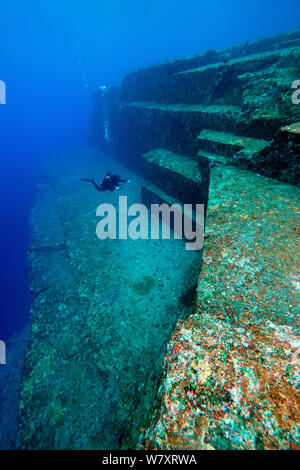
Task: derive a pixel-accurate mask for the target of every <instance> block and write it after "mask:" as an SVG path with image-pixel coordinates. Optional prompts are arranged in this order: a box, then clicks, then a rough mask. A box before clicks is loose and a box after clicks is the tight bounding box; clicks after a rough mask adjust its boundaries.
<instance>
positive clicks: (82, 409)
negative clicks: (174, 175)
mask: <svg viewBox="0 0 300 470" xmlns="http://www.w3.org/2000/svg"><path fill="white" fill-rule="evenodd" d="M107 171H111V172H114V173H117V174H119V175H120V176H121V177H122V178H128V179H129V180H130V182H129V183H123V184H122V185H121V186H122V188H121V190H120V191H117V190H116V191H114V192H98V191H97V190H96V189H95V188H94V187H93V186H92V185H91V184H90V183H87V182H83V181H80V178H83V177H84V178H93V179H95V180H96V181H97V182H98V183H100V182H101V181H102V178H103V177H104V175H105V174H106V172H107ZM142 183H143V180H142V179H141V178H140V177H138V176H137V175H136V174H134V173H132V172H131V171H129V170H128V169H126V168H124V167H123V166H122V165H121V164H120V163H118V162H117V161H114V160H112V159H111V158H109V157H107V156H105V155H103V154H101V153H99V152H98V151H97V150H95V149H93V148H81V149H75V150H70V151H68V152H64V153H61V154H59V155H56V156H55V157H53V159H52V160H51V162H50V163H49V164H48V165H47V167H45V168H44V169H43V171H42V173H41V177H40V180H39V193H38V197H37V201H36V205H35V207H34V209H33V212H32V221H31V230H32V245H31V261H30V263H31V266H33V272H32V282H31V289H32V292H33V295H34V299H35V301H34V306H33V322H32V331H31V336H30V341H29V348H28V351H27V359H28V360H27V361H26V374H25V375H24V383H23V392H22V409H23V411H22V432H21V441H20V442H22V443H23V444H22V447H23V448H24V447H25V448H26V446H29V447H37V448H81V449H89V448H98V449H117V448H128V447H131V448H134V447H136V446H137V444H138V438H139V434H140V431H141V428H142V427H143V426H144V425H146V424H147V421H148V418H149V414H150V411H151V407H152V405H153V402H154V399H155V396H156V393H157V389H158V386H159V383H160V379H161V374H162V365H163V357H164V353H165V346H166V343H167V341H168V339H169V337H170V334H171V332H172V330H173V328H174V326H175V324H176V322H177V320H178V318H180V317H183V316H185V315H187V314H188V313H189V308H191V307H190V306H187V305H184V304H183V302H182V301H180V297H181V296H182V294H184V293H186V287H187V286H188V287H190V286H191V282H192V277H193V276H194V268H195V266H196V265H197V264H198V262H199V253H196V252H191V251H187V250H185V244H184V241H182V240H172V239H171V240H130V239H128V240H105V241H104V240H99V239H98V238H97V237H96V225H97V222H98V221H99V218H97V217H96V209H97V207H98V206H99V204H101V203H111V204H113V205H115V207H116V208H117V207H118V198H119V196H120V195H126V196H128V205H130V204H133V203H140V202H142V201H141V185H142ZM54 213H55V214H54ZM58 221H59V225H60V226H59V227H58ZM60 232H61V233H60ZM59 237H62V238H63V240H64V241H63V243H62V246H63V249H61V251H57V252H55V249H54V248H53V249H52V248H51V246H52V245H53V247H54V245H55V243H56V242H57V239H59ZM55 239H56V241H55ZM59 246H60V245H59ZM50 248H51V249H50ZM54 252H55V256H56V258H55V259H56V261H55V264H53V262H52V261H53V260H52V258H51V257H53V256H54ZM42 256H43V257H42ZM47 256H49V260H48V261H47ZM63 257H64V258H63ZM60 259H61V262H60ZM66 263H68V264H70V265H71V269H69V268H68V269H65V266H66ZM196 271H197V270H196ZM68 278H69V279H68ZM64 282H65V283H69V284H68V285H69V286H72V287H71V288H69V290H68V291H66V292H65V293H64V292H63V291H64V286H63V284H64ZM45 286H46V287H45ZM70 289H71V290H72V289H73V290H75V291H76V296H77V295H78V296H79V299H80V300H79V302H78V304H76V305H75V303H74V302H75V301H74V295H73V294H72V295H71V294H70ZM83 302H85V307H84V309H82V303H83ZM82 338H84V341H83V340H82ZM33 345H34V346H33ZM53 348H54V350H55V353H54V352H53ZM82 348H84V351H83V350H82ZM79 351H80V354H79ZM77 353H78V354H77ZM67 356H68V357H69V358H71V359H69V360H68V361H67V360H65V359H66V357H67ZM50 358H51V361H50V360H48V359H50ZM47 367H49V370H47ZM54 371H56V372H54ZM83 381H84V382H85V383H84V384H83ZM80 383H81V385H80ZM35 396H36V397H38V398H37V399H35V398H34V397H35ZM62 403H63V405H62ZM57 410H60V411H59V412H58V411H57ZM4 413H5V411H4ZM57 415H59V418H60V419H57V420H55V419H54V418H53V416H57ZM61 415H63V419H61V418H62V416H61ZM45 416H48V417H51V418H48V419H47V438H46V437H45V435H44V434H43V433H45V430H44V431H43V429H44V428H43V417H44V418H45ZM35 428H36V429H39V432H36V433H34V429H35ZM40 429H42V431H40ZM70 430H72V432H71V431H70ZM71 436H72V437H71ZM44 439H45V442H43V440H44Z"/></svg>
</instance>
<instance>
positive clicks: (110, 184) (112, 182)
mask: <svg viewBox="0 0 300 470" xmlns="http://www.w3.org/2000/svg"><path fill="white" fill-rule="evenodd" d="M81 181H88V182H89V183H92V184H93V185H94V187H95V188H96V189H97V191H114V189H120V183H129V182H130V180H123V179H122V178H121V177H120V176H119V175H114V174H113V173H107V174H106V176H105V177H104V178H103V181H102V183H101V184H100V186H99V185H98V184H97V183H96V182H95V181H94V180H92V179H88V178H81Z"/></svg>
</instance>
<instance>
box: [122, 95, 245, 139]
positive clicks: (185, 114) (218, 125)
mask: <svg viewBox="0 0 300 470" xmlns="http://www.w3.org/2000/svg"><path fill="white" fill-rule="evenodd" d="M122 108H123V109H125V110H129V109H131V110H135V111H138V112H139V117H140V118H143V116H144V114H147V119H148V122H149V124H150V123H151V120H152V119H154V120H155V123H156V124H157V122H158V121H160V120H161V121H162V125H163V126H164V127H166V128H167V129H166V130H168V125H172V126H173V129H174V125H175V124H176V123H178V126H185V127H187V126H188V129H189V131H190V133H189V135H188V137H189V138H190V137H191V130H192V131H193V130H194V129H195V131H196V133H195V136H196V135H197V133H199V131H200V130H201V128H203V127H204V126H205V127H211V128H213V129H220V130H225V131H229V132H230V131H232V130H233V129H234V127H235V125H236V122H237V120H238V117H239V114H240V112H241V108H240V107H239V106H235V105H209V106H206V105H201V104H181V103H177V104H160V103H152V102H145V101H144V102H137V103H123V105H122ZM168 118H169V119H168ZM170 120H171V122H170ZM159 131H160V133H161V128H159ZM183 131H184V128H182V127H181V128H180V134H181V138H182V136H183V134H184V132H183Z"/></svg>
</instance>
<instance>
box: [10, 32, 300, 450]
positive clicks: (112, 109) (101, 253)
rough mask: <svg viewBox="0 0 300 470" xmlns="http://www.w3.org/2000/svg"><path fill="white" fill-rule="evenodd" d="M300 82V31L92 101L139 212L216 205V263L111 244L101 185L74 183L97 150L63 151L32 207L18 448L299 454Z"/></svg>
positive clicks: (187, 64)
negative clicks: (101, 209)
mask: <svg viewBox="0 0 300 470" xmlns="http://www.w3.org/2000/svg"><path fill="white" fill-rule="evenodd" d="M299 77H300V30H296V31H293V32H290V33H285V34H281V35H277V36H273V37H271V38H266V39H263V40H261V41H256V42H253V43H252V42H250V43H247V44H242V45H240V46H236V47H232V48H229V49H226V50H223V51H209V52H206V53H204V54H201V55H198V56H194V57H188V58H185V59H179V60H176V61H172V62H168V63H163V64H158V65H156V66H152V67H148V68H145V69H142V70H138V71H136V72H133V73H131V74H129V75H128V76H127V77H125V79H124V81H123V83H122V85H121V86H120V87H114V88H111V89H107V90H105V93H104V91H103V89H102V90H100V91H99V92H97V93H96V94H95V110H94V115H93V118H92V133H93V135H94V136H96V138H97V143H98V144H99V145H100V146H101V148H102V149H104V150H106V151H109V152H111V153H112V154H114V155H116V156H118V157H119V158H120V159H121V160H122V161H124V162H125V161H126V163H128V164H129V165H130V166H131V167H133V168H134V169H135V170H136V171H137V172H139V173H141V174H142V175H143V176H144V177H145V178H146V181H145V182H144V183H143V184H140V186H138V194H139V196H141V198H142V200H143V202H144V203H145V204H151V203H153V202H167V203H168V204H173V203H179V204H182V203H186V202H187V203H195V202H198V203H203V204H205V206H206V229H205V244H204V249H203V258H202V259H201V257H202V251H200V252H199V254H198V256H193V257H190V256H188V257H187V255H186V253H185V252H184V250H182V251H181V250H180V249H178V250H177V249H176V251H174V248H173V246H170V247H169V248H168V249H167V250H166V251H163V249H162V243H161V242H160V240H156V241H151V243H152V242H153V245H152V244H151V243H150V245H149V249H147V250H145V251H143V249H142V248H139V249H137V248H136V245H135V246H134V248H133V247H132V245H130V241H127V240H126V245H122V249H119V245H117V247H116V249H115V250H112V249H111V246H109V247H108V246H106V245H104V246H103V247H102V246H101V250H100V248H99V244H98V241H97V240H96V239H95V235H94V230H95V225H94V223H95V221H94V214H95V208H96V206H97V205H98V204H99V200H98V198H99V197H100V196H99V194H100V193H98V192H96V191H89V188H88V187H86V186H84V189H83V187H80V189H78V191H77V190H76V191H74V187H76V184H77V182H78V181H79V180H80V178H81V177H82V174H83V173H84V174H88V172H87V170H89V172H90V173H91V174H92V175H94V174H97V172H98V173H100V171H101V166H100V163H101V162H100V158H99V156H98V155H96V156H90V153H88V152H83V153H82V155H80V156H79V160H78V162H77V163H75V162H76V161H77V160H76V158H75V156H73V155H72V156H71V158H69V159H67V160H66V161H68V162H69V163H68V165H70V167H68V165H67V164H66V162H64V161H63V159H60V158H59V159H58V163H56V165H55V171H54V172H53V171H49V172H48V174H49V175H50V176H49V177H45V178H44V179H43V181H41V184H40V191H39V197H38V200H37V203H36V206H35V208H34V210H33V214H32V229H31V230H32V242H31V249H30V254H29V260H30V266H31V288H32V292H33V295H34V305H33V318H32V324H31V332H30V339H29V344H28V348H27V352H26V362H25V370H24V374H23V383H22V388H21V402H20V410H19V433H18V445H19V447H20V448H23V449H24V448H27V449H28V448H29V449H31V448H44V449H45V448H48V449H51V448H55V449H60V448H67V449H70V448H78V449H85V448H88V449H101V448H104V449H108V448H109V449H112V448H123V449H124V448H128V447H136V446H138V445H139V446H140V448H144V449H150V448H154V449H262V448H263V449H290V448H295V447H296V446H297V445H298V446H299V429H298V427H297V426H298V425H299V409H298V403H299V399H298V398H297V393H298V388H297V387H298V386H299V385H298V382H297V381H298V380H299V350H300V349H299V348H300V344H299V336H298V332H299V324H298V323H297V322H298V320H297V314H298V303H299V298H298V294H299V292H298V291H299V273H298V271H297V268H296V266H295V253H297V252H299V248H300V247H299V242H298V240H299V236H298V220H297V217H298V210H299V197H300V189H299V188H298V187H297V186H296V185H297V184H298V183H299V181H298V176H299V169H298V164H299V124H297V123H299V122H300V106H297V105H295V104H293V103H292V100H291V95H292V89H291V84H292V83H293V82H294V81H295V80H297V79H299ZM101 158H104V156H103V154H102V155H101ZM70 162H71V163H70ZM64 165H66V168H64ZM116 171H119V170H118V169H116ZM121 173H122V174H123V170H122V171H121V172H120V174H121ZM270 177H271V178H270ZM130 179H132V178H130ZM290 183H293V184H290ZM128 187H129V190H130V188H131V186H130V185H128ZM136 195H137V190H136V189H135V192H134V191H133V193H132V196H134V197H136ZM112 197H116V195H115V193H113V194H112ZM134 202H136V200H135V201H134ZM74 220H75V221H77V224H74ZM78 231H79V233H80V236H79V235H78ZM91 234H92V236H91ZM93 236H94V238H93ZM118 242H119V241H118ZM120 246H121V245H120ZM167 246H168V245H167ZM139 250H140V251H139ZM159 250H162V251H161V252H160V251H159ZM154 252H155V253H156V256H153V253H154ZM166 253H168V255H166ZM189 255H190V254H189ZM133 256H134V260H135V263H133V262H132V260H133ZM137 260H138V261H137ZM162 260H163V262H162ZM145 266H147V267H148V268H149V267H150V266H151V269H149V270H148V271H149V272H148V271H147V272H146V271H145ZM201 266H202V267H201ZM200 269H201V271H200ZM199 273H200V274H199ZM197 279H198V282H197ZM196 282H197V285H196V284H195V283H196ZM124 299H126V302H124ZM139 302H140V303H139ZM183 305H184V308H182V310H180V309H181V307H182V306H183ZM176 324H177V326H176V327H175V325H176ZM174 327H175V329H174ZM172 332H173V333H172ZM170 335H171V339H170V341H169V343H168V345H167V352H166V355H165V361H164V371H163V372H164V377H163V380H162V382H161V383H160V381H161V374H162V370H163V357H164V347H165V344H166V342H167V341H168V339H169V338H170ZM159 384H160V389H159V393H158V396H157V397H156V401H154V400H155V396H156V392H157V390H158V387H159ZM153 404H154V408H153V414H152V416H151V414H150V409H151V407H152V405H153ZM141 426H143V430H141V429H140V427H141ZM139 439H140V444H138V442H139Z"/></svg>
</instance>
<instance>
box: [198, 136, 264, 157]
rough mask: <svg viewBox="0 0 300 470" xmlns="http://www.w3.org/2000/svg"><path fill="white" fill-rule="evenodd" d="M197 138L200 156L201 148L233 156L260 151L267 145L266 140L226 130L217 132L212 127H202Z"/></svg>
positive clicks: (221, 154) (208, 151)
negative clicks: (238, 134)
mask: <svg viewBox="0 0 300 470" xmlns="http://www.w3.org/2000/svg"><path fill="white" fill-rule="evenodd" d="M198 140H199V144H200V152H199V154H200V156H201V152H202V151H203V150H204V151H205V152H207V153H212V154H217V155H220V156H223V157H233V156H234V155H235V154H237V153H238V154H241V153H242V154H244V155H245V156H249V155H252V154H254V153H257V152H260V151H261V150H262V149H263V148H265V147H266V146H267V145H269V142H268V141H267V140H263V139H255V138H253V137H245V136H237V135H235V134H231V133H228V132H219V131H215V130H212V129H203V130H202V131H201V133H200V134H199V136H198ZM199 154H198V155H199ZM209 159H211V158H209Z"/></svg>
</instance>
